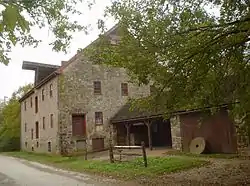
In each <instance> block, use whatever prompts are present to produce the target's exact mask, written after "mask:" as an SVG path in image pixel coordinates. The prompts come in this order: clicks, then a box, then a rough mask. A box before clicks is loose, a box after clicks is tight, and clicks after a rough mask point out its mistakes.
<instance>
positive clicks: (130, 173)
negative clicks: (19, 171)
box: [4, 152, 208, 179]
mask: <svg viewBox="0 0 250 186" xmlns="http://www.w3.org/2000/svg"><path fill="white" fill-rule="evenodd" d="M4 154H5V155H8V156H14V157H18V158H23V159H26V160H31V161H36V162H40V163H44V164H49V165H52V166H55V167H58V168H63V169H68V170H72V171H77V172H91V173H98V174H101V175H108V176H115V177H119V178H124V179H134V178H136V177H137V176H139V177H148V178H150V177H155V176H160V175H162V174H164V173H171V172H177V171H181V170H186V169H190V168H193V167H200V166H203V165H206V164H208V161H205V160H199V159H198V158H190V157H185V156H183V157H174V156H173V157H172V156H171V157H159V158H157V157H149V158H148V167H147V168H145V167H144V166H143V161H142V158H138V159H135V160H133V161H130V162H121V163H113V164H111V163H109V162H107V161H97V160H87V161H86V160H83V159H82V158H79V157H61V156H55V155H46V154H35V153H27V152H8V153H4Z"/></svg>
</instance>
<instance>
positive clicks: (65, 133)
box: [58, 56, 150, 153]
mask: <svg viewBox="0 0 250 186" xmlns="http://www.w3.org/2000/svg"><path fill="white" fill-rule="evenodd" d="M94 81H100V82H101V94H100V95H95V94H94V89H93V82H94ZM121 83H128V96H122V94H121ZM58 86H59V118H60V119H59V126H60V132H59V133H60V135H61V144H62V149H64V150H66V151H67V152H65V153H72V152H74V151H75V150H77V149H76V141H77V140H78V138H73V137H72V114H84V115H85V116H86V127H87V128H86V130H87V136H86V138H85V139H86V142H87V149H88V150H89V151H91V150H92V139H94V138H104V144H105V147H108V141H109V136H110V135H109V134H110V133H109V125H110V123H109V120H110V119H111V118H112V116H113V115H114V114H115V113H116V112H117V111H118V110H119V109H120V108H121V107H122V106H123V105H124V104H125V103H126V102H127V101H128V98H129V97H133V98H139V97H141V96H145V95H149V93H150V92H149V91H150V89H149V87H148V86H147V87H146V86H145V87H139V86H137V85H134V84H132V83H129V77H128V75H127V73H126V70H125V69H122V68H114V67H109V66H106V65H97V64H93V63H91V62H90V61H88V60H87V59H84V57H83V56H80V57H78V58H77V59H76V60H75V61H74V62H73V63H71V64H70V65H69V66H68V67H67V68H65V70H64V71H63V74H61V75H60V76H59V85H58ZM95 112H102V113H103V125H101V126H97V125H95Z"/></svg>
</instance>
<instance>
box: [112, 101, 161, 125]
mask: <svg viewBox="0 0 250 186" xmlns="http://www.w3.org/2000/svg"><path fill="white" fill-rule="evenodd" d="M130 108H131V104H130V103H127V104H125V105H124V106H123V107H122V108H121V109H120V110H119V111H118V112H117V113H116V114H115V115H114V116H113V117H112V118H111V123H113V124H114V123H122V122H128V121H138V120H143V119H150V118H157V117H161V116H162V115H163V113H161V112H154V111H141V110H139V109H138V108H134V109H133V110H131V109H130Z"/></svg>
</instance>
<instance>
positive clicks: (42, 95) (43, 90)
mask: <svg viewBox="0 0 250 186" xmlns="http://www.w3.org/2000/svg"><path fill="white" fill-rule="evenodd" d="M42 101H44V89H42Z"/></svg>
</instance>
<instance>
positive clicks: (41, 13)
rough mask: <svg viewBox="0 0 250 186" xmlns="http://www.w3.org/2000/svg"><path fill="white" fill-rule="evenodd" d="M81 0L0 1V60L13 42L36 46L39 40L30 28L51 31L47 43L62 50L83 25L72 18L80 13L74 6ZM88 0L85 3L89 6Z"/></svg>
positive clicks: (3, 58) (81, 1)
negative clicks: (50, 41)
mask: <svg viewBox="0 0 250 186" xmlns="http://www.w3.org/2000/svg"><path fill="white" fill-rule="evenodd" d="M83 1H84V0H79V1H76V0H43V1H32V0H18V1H17V0H0V7H1V15H0V33H1V34H0V61H1V62H3V63H4V64H6V65H7V64H8V62H9V58H8V55H7V54H8V52H9V51H10V50H11V48H12V47H13V46H15V45H16V44H21V45H22V46H24V45H31V46H37V44H38V43H39V42H40V41H39V40H38V39H37V38H35V37H34V36H33V35H32V34H31V32H30V29H31V27H33V26H37V27H39V28H44V27H49V29H50V30H51V31H52V33H53V34H54V36H55V37H54V38H55V39H54V41H52V43H51V45H52V46H53V50H55V51H66V49H67V47H68V45H69V43H70V41H71V39H72V35H71V34H72V32H73V31H77V30H85V27H83V26H81V25H79V24H78V22H76V21H74V20H73V19H72V15H74V14H81V13H82V12H81V11H79V10H78V9H77V8H76V7H77V5H78V3H79V4H80V3H83ZM91 2H92V1H91V0H88V1H87V3H88V5H91Z"/></svg>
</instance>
